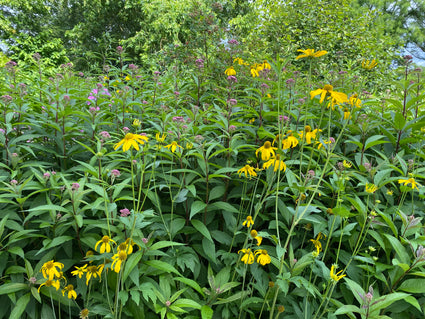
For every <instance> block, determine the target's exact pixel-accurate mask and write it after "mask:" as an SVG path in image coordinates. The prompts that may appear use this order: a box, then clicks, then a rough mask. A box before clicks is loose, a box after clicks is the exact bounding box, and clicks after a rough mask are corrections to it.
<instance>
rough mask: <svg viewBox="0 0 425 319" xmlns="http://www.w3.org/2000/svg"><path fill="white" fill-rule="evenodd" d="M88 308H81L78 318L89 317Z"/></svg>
mask: <svg viewBox="0 0 425 319" xmlns="http://www.w3.org/2000/svg"><path fill="white" fill-rule="evenodd" d="M89 312H90V311H89V310H88V309H87V308H84V309H83V310H81V312H80V318H81V319H88V318H89Z"/></svg>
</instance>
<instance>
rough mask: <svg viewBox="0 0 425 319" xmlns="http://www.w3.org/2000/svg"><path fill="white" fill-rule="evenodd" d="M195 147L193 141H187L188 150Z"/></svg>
mask: <svg viewBox="0 0 425 319" xmlns="http://www.w3.org/2000/svg"><path fill="white" fill-rule="evenodd" d="M192 148H193V143H191V142H186V149H187V150H191V149H192Z"/></svg>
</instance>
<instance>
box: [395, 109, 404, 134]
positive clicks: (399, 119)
mask: <svg viewBox="0 0 425 319" xmlns="http://www.w3.org/2000/svg"><path fill="white" fill-rule="evenodd" d="M405 125H406V119H405V118H404V116H403V114H402V113H401V112H400V111H398V112H397V113H396V114H395V115H394V127H395V128H396V129H397V130H399V131H401V130H402V129H403V128H404V126H405Z"/></svg>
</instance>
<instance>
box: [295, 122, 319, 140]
mask: <svg viewBox="0 0 425 319" xmlns="http://www.w3.org/2000/svg"><path fill="white" fill-rule="evenodd" d="M321 131H322V130H319V129H317V128H316V129H314V130H313V131H312V130H311V126H310V125H306V126H305V127H304V131H301V132H300V133H299V135H300V138H301V139H303V137H304V134H305V140H306V142H307V144H310V143H311V140H312V139H313V140H315V139H316V135H317V132H321Z"/></svg>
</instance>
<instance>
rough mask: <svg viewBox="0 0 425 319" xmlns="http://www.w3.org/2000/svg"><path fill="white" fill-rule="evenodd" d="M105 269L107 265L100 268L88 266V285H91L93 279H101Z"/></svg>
mask: <svg viewBox="0 0 425 319" xmlns="http://www.w3.org/2000/svg"><path fill="white" fill-rule="evenodd" d="M103 267H105V265H103V264H102V265H99V266H94V265H93V266H88V267H87V272H86V279H87V280H86V285H87V286H88V285H89V280H90V279H91V277H93V278H97V276H99V278H100V274H101V273H102V270H103Z"/></svg>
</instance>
